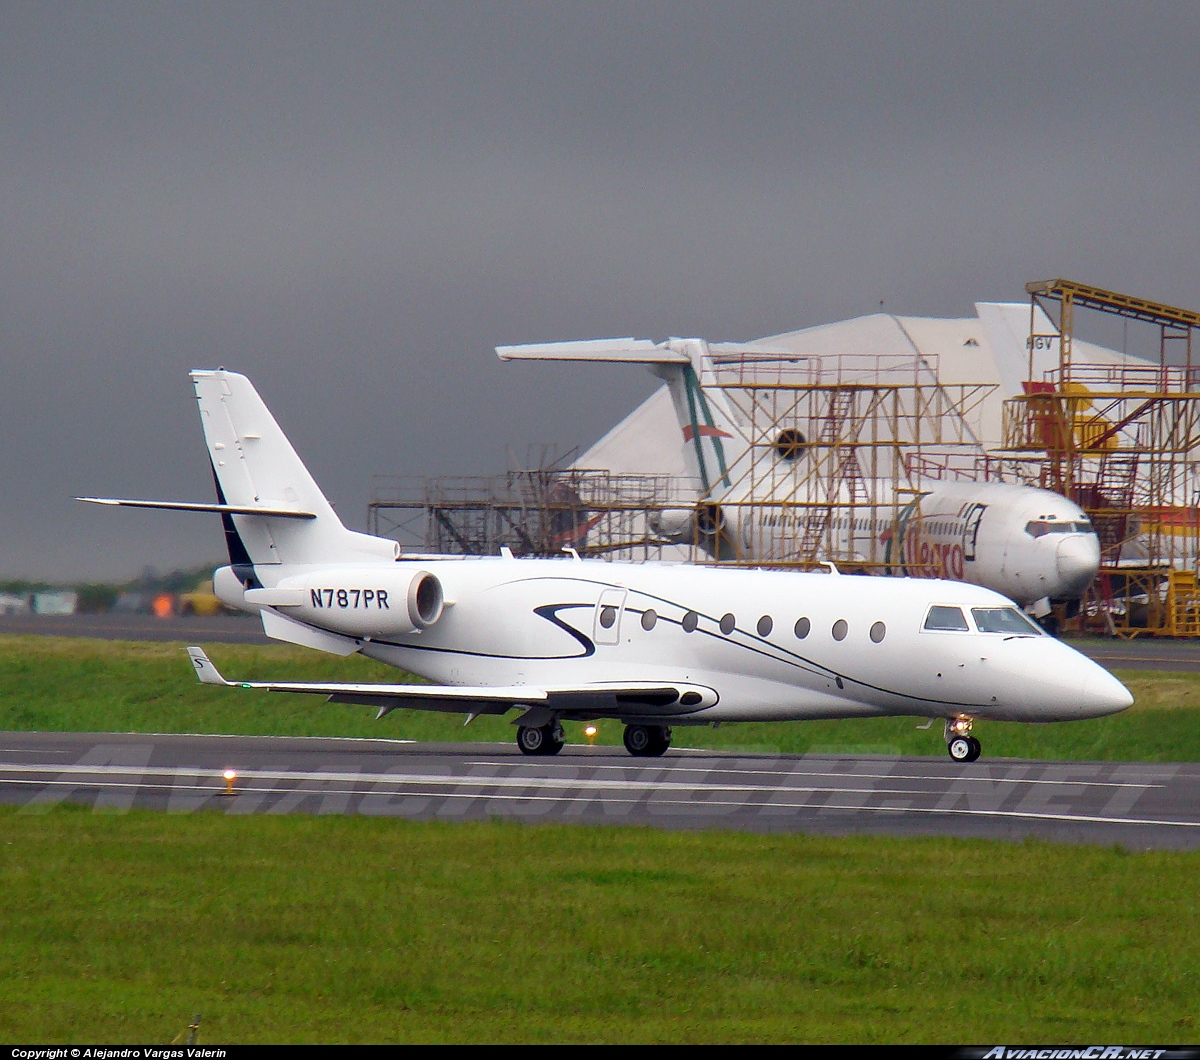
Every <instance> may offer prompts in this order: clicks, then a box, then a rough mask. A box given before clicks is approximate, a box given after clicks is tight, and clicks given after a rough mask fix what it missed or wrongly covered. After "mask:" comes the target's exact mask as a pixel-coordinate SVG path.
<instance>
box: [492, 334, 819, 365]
mask: <svg viewBox="0 0 1200 1060" xmlns="http://www.w3.org/2000/svg"><path fill="white" fill-rule="evenodd" d="M697 342H698V340H696V339H668V340H667V341H666V342H651V341H650V340H649V339H587V340H585V341H583V342H532V343H529V344H528V345H526V346H497V347H496V353H497V354H498V355H499V357H500V360H502V361H607V362H611V363H617V364H689V363H691V362H692V358H691V356H690V354H689V349H691V348H692V347H693V346H695V345H696V344H697ZM704 345H706V346H707V348H708V351H709V353H710V354H719V355H722V356H731V355H736V356H739V357H747V356H750V357H784V358H794V357H795V356H796V355H795V354H794V353H793V352H791V351H790V350H784V349H780V348H779V347H776V346H762V345H760V344H758V343H754V342H713V343H706V344H704Z"/></svg>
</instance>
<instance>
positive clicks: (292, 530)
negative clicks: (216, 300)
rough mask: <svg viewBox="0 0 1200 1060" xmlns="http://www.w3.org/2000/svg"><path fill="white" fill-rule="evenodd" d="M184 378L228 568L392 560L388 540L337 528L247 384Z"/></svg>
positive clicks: (231, 377)
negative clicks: (204, 450)
mask: <svg viewBox="0 0 1200 1060" xmlns="http://www.w3.org/2000/svg"><path fill="white" fill-rule="evenodd" d="M191 378H192V383H193V384H194V386H195V388H196V399H197V401H198V402H199V406H200V420H201V423H202V425H203V428H204V440H205V442H206V444H207V447H208V455H209V458H210V460H211V462H212V469H213V477H214V478H215V480H216V488H217V502H218V503H217V505H214V506H212V507H213V508H215V509H216V510H219V511H221V517H222V520H223V522H224V524H225V536H226V543H227V544H228V546H229V554H230V560H231V561H232V562H233V563H234V565H235V566H237V565H239V563H245V562H246V561H247V560H248V561H249V562H250V563H254V564H270V563H320V562H327V561H331V560H337V561H345V560H348V559H349V560H354V559H368V558H372V559H380V558H389V559H390V558H393V557H394V556H395V555H396V552H397V550H398V546H397V544H396V543H395V542H394V541H391V540H389V539H386V538H378V537H371V536H369V535H367V534H360V533H356V532H355V531H353V530H348V529H346V527H345V526H343V525H342V521H341V520H340V519H339V518H338V516H337V513H336V512H335V511H334V510H333V507H332V506H331V505H330V503H329V501H328V500H326V499H325V495H324V494H323V493H322V492H321V489H320V487H319V486H318V485H317V484H316V482H315V481H314V480H313V477H312V475H310V474H309V472H308V468H306V467H305V466H304V464H303V462H302V461H301V460H300V457H299V456H298V455H297V454H296V450H295V449H293V448H292V443H291V442H289V441H288V439H287V436H286V435H285V434H284V433H283V431H282V430H281V429H280V427H279V424H278V423H276V422H275V418H274V417H273V416H272V415H271V413H270V410H269V409H268V408H267V406H266V404H265V403H264V402H263V400H262V398H261V397H259V395H258V392H257V391H256V390H255V389H254V386H253V385H252V384H251V382H250V380H249V379H247V378H246V377H245V376H244V375H238V374H237V373H236V372H227V371H225V370H224V369H223V368H222V369H218V370H216V371H200V370H197V371H193V372H192V373H191ZM256 509H259V510H261V514H260V512H259V511H256ZM285 513H287V514H285ZM291 513H295V514H291Z"/></svg>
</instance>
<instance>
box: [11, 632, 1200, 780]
mask: <svg viewBox="0 0 1200 1060" xmlns="http://www.w3.org/2000/svg"><path fill="white" fill-rule="evenodd" d="M211 655H212V658H213V661H214V662H215V663H216V664H217V665H218V666H219V667H221V669H222V670H223V672H224V673H225V674H226V676H227V677H230V678H248V679H266V678H275V679H283V680H298V681H303V680H330V681H336V680H359V681H395V680H397V679H398V676H399V675H398V674H397V671H396V670H393V669H391V668H390V667H386V666H383V665H381V664H378V663H373V662H371V661H370V660H367V659H362V658H359V657H352V658H350V659H337V658H335V657H333V656H330V655H320V654H318V653H316V652H313V651H308V650H306V649H304V648H295V647H291V646H288V645H270V646H266V647H244V646H238V645H216V646H214V647H213V648H212V650H211ZM1119 676H1120V677H1121V678H1122V680H1124V681H1125V683H1126V684H1127V685H1128V686H1129V688H1130V689H1131V690H1132V691H1133V693H1134V695H1135V697H1136V703H1135V705H1134V706H1133V707H1132V708H1131V709H1130V710H1127V711H1125V712H1124V713H1122V714H1117V715H1114V716H1113V717H1110V718H1100V719H1095V720H1091V721H1082V722H1070V723H1064V724H1059V725H1020V724H1012V723H1004V722H980V723H977V725H976V729H975V731H976V734H977V735H978V736H979V737H980V739H981V740H982V741H983V744H984V754H985V755H986V756H988V757H990V758H994V757H1020V758H1058V759H1109V760H1128V761H1191V762H1194V761H1200V675H1198V674H1182V673H1181V674H1174V673H1150V672H1125V673H1121V674H1119ZM916 724H917V723H916V721H915V720H913V719H911V718H881V719H871V720H856V721H828V722H824V721H823V722H783V723H775V724H742V725H726V726H722V727H721V728H719V729H713V728H710V727H706V726H694V727H692V726H679V727H677V728H676V729H675V746H677V747H710V748H723V749H738V750H745V751H764V752H775V753H789V754H803V753H808V752H832V753H836V752H845V753H864V752H877V753H882V754H929V755H944V754H945V753H946V752H945V745H944V744H943V743H942V735H941V726H940V725H938V724H935V725H934V727H933V728H932V729H931V730H927V731H918V730H917V728H916ZM0 730H45V731H82V732H203V733H209V732H222V733H245V734H256V735H280V736H367V737H379V738H390V739H406V740H444V741H449V740H502V741H510V740H512V739H513V738H514V736H515V732H514V729H513V726H512V724H511V723H510V719H508V718H478V719H477V720H476V721H474V722H473V723H472V724H471V725H470V727H469V728H463V717H462V715H458V714H435V713H431V712H427V711H408V710H401V711H395V712H393V713H392V714H390V715H388V717H386V718H385V719H383V720H382V721H379V722H376V721H375V720H374V711H373V710H372V709H371V708H369V707H348V706H330V705H327V704H325V703H324V702H323V701H322V700H321V699H320V698H318V697H314V696H286V695H280V694H269V693H265V692H252V691H246V690H241V689H224V688H211V687H206V686H203V685H201V684H199V682H197V681H196V679H195V677H194V676H193V673H192V668H191V664H190V663H189V662H188V659H187V656H186V654H185V653H184V651H183V647H182V646H181V645H173V644H154V643H146V642H135V643H129V642H120V641H100V640H83V639H68V638H56V637H19V636H3V637H0ZM567 730H568V739H569V740H571V741H573V742H580V743H582V742H583V740H584V737H583V735H582V726H580V725H571V724H568V726H567ZM620 740H621V727H620V726H619V725H618V724H617V723H615V722H602V723H600V733H599V736H598V741H599V742H601V743H608V744H619V743H620Z"/></svg>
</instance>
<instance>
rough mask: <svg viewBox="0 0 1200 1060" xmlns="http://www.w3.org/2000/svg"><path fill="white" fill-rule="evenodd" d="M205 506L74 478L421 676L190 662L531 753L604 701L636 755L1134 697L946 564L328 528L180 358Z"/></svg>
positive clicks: (239, 602) (1017, 716)
mask: <svg viewBox="0 0 1200 1060" xmlns="http://www.w3.org/2000/svg"><path fill="white" fill-rule="evenodd" d="M191 377H192V381H193V383H194V384H195V388H196V396H197V398H198V399H199V406H200V417H201V421H202V424H203V428H204V436H205V440H206V442H207V446H208V453H209V457H210V459H211V462H212V467H213V474H214V477H215V480H216V486H217V502H216V503H215V504H203V503H200V504H197V503H189V502H175V501H140V500H114V499H101V498H80V499H81V500H89V501H92V502H95V503H101V504H112V505H124V506H130V507H141V508H161V509H177V510H184V511H202V512H217V513H220V515H221V517H222V520H223V522H224V526H225V537H226V543H227V545H228V548H229V556H230V565H229V566H226V567H221V568H220V569H219V570H217V571H216V573H215V575H214V579H213V581H214V588H215V591H216V593H217V595H218V596H219V597H220V598H221V599H222V600H224V601H225V602H226V603H227V604H230V605H232V606H234V607H238V608H242V609H245V610H248V611H256V612H258V613H260V615H261V617H262V623H263V629H264V631H265V632H266V633H267V635H268V636H270V637H273V638H275V639H276V640H282V641H288V642H291V643H294V644H301V645H304V646H306V647H310V648H315V649H317V650H320V651H326V652H330V653H332V654H334V655H351V654H353V653H355V652H359V653H361V654H362V655H365V656H368V657H369V658H372V659H378V660H380V661H382V662H385V663H389V664H391V665H393V666H397V667H400V668H401V669H404V670H408V671H411V672H412V673H415V674H419V675H420V676H422V677H424V678H427V679H428V680H429V681H431V682H433V683H432V684H428V685H419V684H345V683H319V682H318V683H299V682H268V681H236V682H229V681H226V680H225V678H223V677H222V676H221V674H220V673H218V671H217V669H216V668H215V667H214V666H213V664H212V663H211V662H210V661H209V659H208V657H207V656H206V655H205V653H204V652H203V650H202V649H200V648H189V649H188V651H189V654H190V655H191V658H192V661H193V664H194V665H195V668H196V672H197V674H198V675H199V677H200V680H201V681H204V682H206V683H208V684H216V685H228V686H231V687H241V688H262V689H269V690H271V691H276V692H308V693H316V694H319V695H325V696H328V697H329V701H331V702H336V703H361V704H369V705H371V706H374V707H377V708H378V709H379V715H378V716H379V717H382V716H383V715H385V714H386V713H388V711H390V710H393V709H395V708H397V707H416V708H420V709H425V710H440V711H452V712H459V713H465V714H467V715H469V717H468V721H469V720H470V719H471V717H474V716H476V715H479V714H504V713H507V712H508V711H510V710H512V709H514V708H517V709H519V710H520V711H521V713H520V715H519V716H518V717H517V718H516V719H515V723H516V724H517V725H518V726H519V727H518V729H517V743H518V745H519V747H520V749H521V750H522V751H523V752H524V753H525V754H530V755H540V754H556V753H557V752H558V751H559V750H560V749H561V748H562V746H563V740H564V737H563V729H562V724H561V722H562V721H563V720H565V719H569V720H579V721H583V720H590V719H597V718H615V719H617V720H619V721H621V722H623V723H624V725H625V746H626V748H627V749H628V750H629V752H630V754H633V755H638V756H651V755H660V754H662V753H663V752H664V751H666V750H667V748H668V746H669V745H670V740H671V727H672V726H677V725H686V724H708V723H712V722H718V721H719V722H732V721H782V720H797V721H798V720H804V719H809V718H856V717H863V718H866V717H880V716H888V715H916V716H920V717H925V718H930V719H936V718H942V719H944V720H945V735H946V743H947V747H948V749H949V753H950V756H951V757H952V758H954V759H955V760H956V761H973V760H974V759H975V758H977V757H978V756H979V752H980V746H979V742H978V740H977V739H976V738H975V737H974V736H972V735H971V726H972V722H973V721H974V720H975V719H976V718H995V719H1004V720H1011V721H1037V722H1046V721H1067V720H1072V719H1078V718H1092V717H1098V716H1100V715H1105V714H1111V713H1114V712H1116V711H1120V710H1124V709H1125V708H1126V707H1127V706H1129V704H1130V703H1131V702H1132V699H1131V697H1130V695H1129V693H1128V692H1127V691H1126V690H1125V688H1124V687H1123V686H1122V685H1121V684H1120V683H1119V682H1118V681H1117V680H1116V679H1115V678H1114V677H1112V676H1111V675H1110V674H1109V673H1108V672H1107V671H1105V670H1103V669H1101V668H1100V667H1099V666H1097V665H1096V664H1095V663H1093V662H1092V661H1090V660H1089V659H1087V658H1085V657H1084V656H1082V655H1080V654H1079V653H1078V652H1076V651H1074V650H1073V649H1071V648H1068V647H1067V646H1066V645H1064V644H1061V643H1059V642H1058V641H1056V640H1054V639H1053V638H1051V637H1048V636H1046V635H1045V634H1044V633H1043V632H1042V631H1041V630H1040V629H1039V628H1038V626H1037V625H1035V624H1034V623H1033V622H1031V621H1029V619H1027V618H1026V617H1025V616H1024V615H1023V614H1022V613H1021V612H1020V611H1019V610H1017V609H1016V608H1015V607H1014V606H1013V605H1012V603H1011V602H1010V601H1009V600H1007V599H1005V598H1004V597H1002V596H1000V595H998V594H997V593H994V592H991V591H989V590H987V589H982V588H979V587H977V586H972V585H966V584H964V583H962V582H953V581H937V580H931V579H909V578H890V579H880V578H865V577H855V576H850V575H838V574H837V572H836V570H834V569H833V568H832V567H831V569H830V572H829V573H797V572H771V571H761V570H744V569H715V568H708V567H696V566H692V565H686V564H661V563H640V564H632V563H631V564H623V563H609V562H604V561H601V560H581V559H579V558H578V557H571V558H568V557H564V558H562V559H515V558H513V557H512V556H511V554H504V555H501V556H498V557H436V556H412V555H403V554H401V553H400V548H399V545H398V544H397V543H396V542H394V541H392V540H390V539H387V538H378V537H371V536H368V535H366V534H361V533H356V532H355V531H352V530H348V529H347V528H346V527H344V526H343V525H342V523H341V521H340V520H339V519H338V517H337V515H336V514H335V513H334V511H333V509H332V508H331V507H330V505H329V502H328V501H327V500H326V499H325V497H324V495H323V494H322V493H321V491H320V489H319V488H318V487H317V484H316V483H315V482H314V481H313V479H312V477H311V476H310V475H309V473H308V470H307V469H306V468H305V466H304V464H303V463H302V462H301V461H300V459H299V457H298V456H297V455H296V452H295V450H294V449H293V448H292V446H291V444H290V443H289V442H288V440H287V438H286V437H285V435H284V434H283V432H282V430H280V428H279V426H278V425H277V424H276V422H275V420H274V418H273V417H272V416H271V413H270V412H269V411H268V409H267V407H266V405H265V404H264V403H263V401H262V399H261V398H260V397H259V396H258V393H257V392H256V391H255V389H254V387H253V386H252V385H251V384H250V381H249V380H248V379H246V378H245V377H244V376H241V375H237V374H235V373H233V372H227V371H224V370H223V369H222V370H217V371H195V372H192V374H191Z"/></svg>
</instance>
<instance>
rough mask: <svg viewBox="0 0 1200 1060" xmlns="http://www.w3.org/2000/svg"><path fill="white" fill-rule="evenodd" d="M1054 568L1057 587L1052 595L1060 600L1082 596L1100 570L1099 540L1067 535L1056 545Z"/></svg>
mask: <svg viewBox="0 0 1200 1060" xmlns="http://www.w3.org/2000/svg"><path fill="white" fill-rule="evenodd" d="M1055 568H1056V569H1057V571H1058V579H1059V585H1058V587H1057V589H1056V590H1055V593H1054V595H1055V596H1056V598H1057V599H1060V600H1073V599H1075V598H1076V597H1079V596H1082V595H1083V591H1084V590H1085V589H1086V588H1087V587H1088V586H1089V585H1091V584H1092V579H1093V578H1095V577H1096V573H1097V572H1098V571H1099V570H1100V539H1099V538H1098V537H1097V536H1096V535H1095V534H1069V535H1067V536H1065V537H1064V538H1063V539H1062V540H1061V541H1060V542H1059V543H1058V551H1057V553H1056V554H1055Z"/></svg>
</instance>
